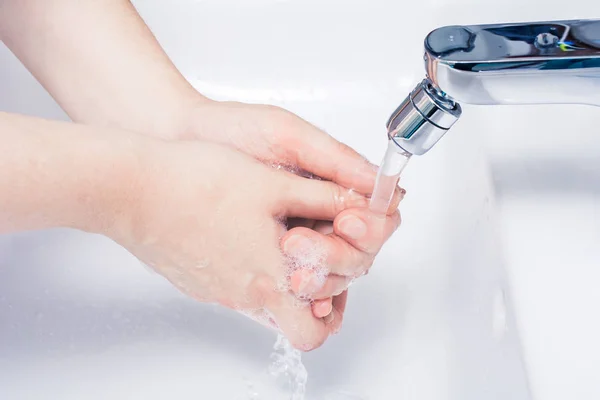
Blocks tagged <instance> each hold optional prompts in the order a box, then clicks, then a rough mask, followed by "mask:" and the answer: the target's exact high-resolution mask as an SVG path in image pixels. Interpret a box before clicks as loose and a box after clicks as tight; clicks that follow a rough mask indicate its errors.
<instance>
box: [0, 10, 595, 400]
mask: <svg viewBox="0 0 600 400" xmlns="http://www.w3.org/2000/svg"><path fill="white" fill-rule="evenodd" d="M471 3H475V2H469V1H461V0H457V1H455V2H452V1H448V2H441V1H439V0H428V1H422V2H419V4H418V7H417V5H412V6H408V5H406V4H404V5H403V4H402V3H401V2H388V1H384V0H379V1H366V0H365V1H356V2H348V1H346V2H342V1H338V0H333V1H329V2H327V3H326V4H323V2H318V1H316V0H304V1H302V2H300V1H283V0H279V1H277V0H260V1H259V0H252V1H241V0H236V1H232V0H206V1H203V2H199V1H193V0H185V1H184V0H179V1H173V2H165V1H158V0H145V1H138V2H136V5H137V6H138V7H139V10H140V12H141V13H142V15H143V16H144V18H145V19H146V20H147V22H148V23H149V24H150V26H151V28H152V29H153V31H154V32H155V34H156V35H157V37H158V39H159V41H161V43H162V44H163V46H164V47H165V49H166V50H167V52H168V53H169V55H170V56H171V57H172V58H173V60H174V61H175V62H176V64H177V65H178V67H179V68H180V69H181V71H182V72H183V73H184V74H185V75H186V77H187V78H188V79H189V80H190V82H192V84H194V85H195V86H196V87H197V88H198V89H199V90H201V91H203V92H204V93H206V94H207V95H209V96H211V97H214V98H218V99H237V100H242V101H248V102H266V103H272V104H277V105H281V106H284V107H286V108H288V109H290V110H292V111H294V112H296V113H298V114H299V115H301V116H302V117H304V118H306V119H308V120H310V121H311V122H313V123H316V124H317V125H318V126H320V127H322V128H324V129H326V130H327V131H328V132H330V133H331V134H332V135H334V136H335V137H337V138H338V139H340V140H342V141H344V142H346V143H348V144H349V145H351V146H353V147H354V148H356V149H358V150H359V151H361V152H362V153H364V154H365V155H366V156H367V157H369V158H370V159H371V160H372V161H375V162H378V161H379V159H380V158H381V157H382V155H383V153H384V151H385V146H386V139H385V131H384V124H385V121H386V119H387V117H388V116H389V114H390V112H391V111H393V109H394V108H395V107H396V106H397V105H398V104H399V103H400V102H401V101H402V100H403V98H404V97H405V96H406V95H407V94H408V92H409V90H410V89H412V87H413V86H414V85H415V84H416V83H417V82H418V81H419V80H420V79H422V77H423V76H424V75H423V66H422V62H421V46H422V38H424V37H425V35H426V34H427V32H428V31H430V30H431V29H433V28H435V27H437V26H440V25H448V24H454V23H464V24H471V23H480V22H481V23H483V22H505V21H512V20H533V19H559V18H575V17H584V16H586V15H575V14H573V15H568V14H565V13H566V12H567V11H568V10H562V9H559V8H558V7H557V5H559V4H560V3H559V2H554V1H544V2H541V1H539V2H536V3H537V4H531V5H529V6H527V7H525V8H522V7H524V6H523V5H522V4H521V2H517V1H516V0H515V1H507V2H503V5H502V8H501V9H500V8H499V9H494V8H493V7H492V6H490V5H487V4H486V5H481V6H478V5H476V4H471ZM509 3H510V4H512V3H514V4H515V5H516V4H519V5H520V6H521V8H520V9H519V10H520V11H518V12H517V11H509V8H512V9H513V10H516V8H514V7H510V4H509ZM554 3H555V4H554ZM574 3H577V4H578V5H579V6H580V7H579V9H580V10H588V11H589V12H591V11H593V10H592V9H593V8H594V6H593V5H592V4H593V2H591V1H575V2H574ZM577 4H572V6H573V7H574V8H573V9H575V6H576V5H577ZM541 5H543V7H540V6H541ZM417 8H418V13H416V9H417ZM596 8H597V6H596ZM415 13H416V14H415ZM514 13H517V14H514ZM414 15H419V16H423V18H421V17H419V18H414V17H413V16H414ZM425 16H427V18H425ZM420 19H424V20H425V21H426V22H421V21H420ZM0 60H1V62H0V65H1V67H0V70H1V71H2V73H1V74H0V88H2V90H1V91H2V97H1V98H0V110H3V111H14V112H22V113H30V114H35V115H40V116H45V117H50V118H62V119H64V118H65V116H64V114H63V113H62V112H61V111H60V109H59V108H58V106H57V105H56V104H55V103H54V102H53V101H52V100H51V98H50V97H49V96H48V95H47V94H46V93H45V92H44V91H43V89H42V88H41V87H40V86H39V85H38V84H37V83H35V81H34V80H33V78H32V77H31V76H30V75H29V74H28V73H27V72H26V71H25V70H24V69H23V68H22V67H21V66H20V65H19V63H18V61H17V60H16V59H15V58H14V57H13V56H12V55H11V54H10V53H9V52H8V50H6V49H5V48H1V49H0ZM598 111H599V110H597V109H596V110H594V109H592V110H590V109H589V108H582V107H579V108H575V107H569V108H560V107H554V108H550V107H529V108H527V109H523V108H516V107H514V108H502V109H496V108H478V107H465V110H464V113H463V117H462V120H461V121H460V122H459V123H458V124H457V125H456V126H455V127H454V128H453V130H452V132H451V133H450V134H448V135H447V137H446V138H444V139H443V141H442V142H440V144H439V145H438V146H436V147H435V148H434V149H433V150H432V151H431V152H430V153H428V154H427V155H425V156H423V157H419V158H417V157H415V158H414V159H413V160H412V161H411V164H410V165H409V166H408V167H407V169H406V170H405V175H404V177H403V186H404V187H406V188H407V190H408V194H407V196H406V199H405V200H404V202H403V203H402V206H401V209H402V213H403V218H404V222H403V226H402V228H401V229H400V231H399V232H398V233H397V234H396V235H395V236H394V237H393V238H392V239H391V240H390V241H389V243H388V244H387V245H386V247H385V248H384V250H383V251H382V253H381V255H380V257H379V258H378V259H377V261H376V264H375V266H374V269H373V271H372V273H371V274H369V275H368V277H366V278H364V279H362V280H360V281H359V282H357V283H356V285H355V286H353V287H352V289H351V294H350V298H349V304H348V310H347V315H346V320H345V324H344V328H343V329H342V331H341V333H340V334H339V335H337V336H335V337H333V338H332V339H330V340H329V341H328V342H327V343H326V344H325V345H324V346H323V347H322V348H320V349H318V350H316V351H314V352H311V353H309V354H307V355H305V356H304V361H305V364H306V367H307V369H308V373H309V384H308V399H309V400H327V399H371V400H388V399H390V400H393V399H403V400H405V399H419V400H423V399H432V400H434V399H435V400H445V399H448V400H451V399H452V400H454V399H456V400H459V399H460V400H471V399H472V400H481V399H486V400H493V399H498V400H504V399H511V400H521V399H522V400H529V399H532V398H535V399H536V400H554V399H564V398H598V397H599V396H600V384H599V383H597V382H598V381H597V379H594V378H596V374H595V371H596V370H597V367H596V365H597V364H598V363H599V362H600V346H596V347H594V346H595V345H596V342H597V339H596V338H597V337H600V335H599V334H600V324H598V322H599V321H598V317H597V316H595V315H594V312H593V311H594V306H596V305H597V304H600V295H599V294H598V291H596V290H594V288H595V286H596V284H595V283H596V281H597V279H594V278H597V275H598V274H599V273H598V272H597V271H596V270H594V268H593V266H594V264H595V265H598V261H599V260H600V250H598V247H597V246H594V243H597V242H598V239H600V222H599V218H598V216H599V211H600V205H598V204H600V202H598V197H599V196H600V190H599V189H598V187H600V186H599V185H598V181H599V176H600V173H599V172H598V171H599V170H600V166H599V164H598V162H597V161H594V155H597V154H598V153H599V152H600V139H598V137H597V136H594V135H593V131H592V127H593V126H594V125H593V122H594V121H597V119H594V118H600V114H599V113H598ZM594 112H595V114H594ZM557 114H560V115H563V116H564V118H560V119H558V120H557V118H556V117H555V115H557ZM574 116H575V117H574ZM574 118H577V119H574ZM573 120H576V121H579V122H578V123H577V124H581V125H580V127H579V132H576V133H574V132H573V131H572V130H573V125H574V124H573ZM586 127H587V128H586ZM563 134H569V135H574V134H577V135H578V137H579V138H580V140H576V141H575V142H577V143H578V144H577V145H575V144H573V145H572V148H569V149H568V151H564V150H565V149H564V148H563V149H562V150H561V148H559V147H558V140H553V139H552V138H557V137H558V136H557V135H563ZM523 137H525V138H526V139H524V140H521V138H523ZM515 143H518V144H519V145H518V146H515V145H514V144H515ZM540 146H541V147H540ZM540 148H541V149H542V150H540ZM586 155H587V156H588V158H586ZM557 156H560V157H558V158H557ZM524 171H527V172H526V173H525V172H524ZM560 182H562V183H560ZM274 341H275V336H274V334H273V333H272V332H269V331H267V330H265V329H264V328H262V327H260V326H258V325H256V324H255V323H253V322H252V321H250V320H248V319H246V318H245V317H243V316H240V315H237V314H235V313H233V312H229V311H227V310H224V309H220V308H216V307H215V306H209V305H203V304H198V303H196V302H194V301H192V300H188V299H186V298H183V297H182V296H180V295H179V294H178V293H177V292H176V291H175V290H174V289H172V288H171V287H170V286H169V285H168V284H167V283H166V282H165V281H163V279H161V278H160V277H158V276H157V275H155V274H152V273H150V272H148V271H147V270H146V269H144V268H143V267H142V266H141V265H140V264H139V263H138V262H137V260H135V259H134V258H133V257H132V256H130V255H129V254H128V253H127V252H126V251H124V250H123V249H122V248H120V247H119V246H117V245H116V244H114V243H112V242H111V241H109V240H107V239H105V238H103V237H99V236H93V235H87V234H83V233H80V232H76V231H69V230H51V231H45V232H36V233H22V234H15V235H8V236H4V237H1V238H0V372H1V373H0V398H2V399H10V400H12V399H19V400H20V399H32V398H59V399H65V400H67V399H81V398H86V399H104V398H112V399H137V398H145V399H164V398H173V399H215V400H221V399H223V400H242V399H243V400H246V399H251V398H252V397H249V396H250V394H249V393H250V389H249V388H248V382H254V383H255V384H257V385H258V386H260V387H261V388H262V389H261V390H264V391H265V392H264V393H263V397H259V398H260V399H262V400H270V399H272V398H273V399H275V398H276V399H284V398H288V397H286V395H285V393H283V392H281V393H278V394H271V395H270V396H269V397H268V396H267V395H266V394H265V393H267V392H268V393H272V392H276V391H277V390H276V389H275V388H274V382H271V381H269V380H268V379H267V378H266V377H265V374H264V371H265V370H266V369H267V367H268V365H269V354H270V352H271V347H272V346H273V344H274ZM257 390H258V389H257ZM259 392H260V391H259ZM343 393H348V394H345V395H344V394H343ZM569 395H571V396H569ZM332 396H337V397H332ZM352 396H354V397H352ZM532 396H533V397H532Z"/></svg>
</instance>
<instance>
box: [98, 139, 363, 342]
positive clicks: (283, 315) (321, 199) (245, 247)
mask: <svg viewBox="0 0 600 400" xmlns="http://www.w3.org/2000/svg"><path fill="white" fill-rule="evenodd" d="M156 142H157V143H159V144H158V145H148V149H146V150H145V151H143V152H141V154H142V155H141V156H140V161H139V165H140V169H141V171H142V172H141V173H139V174H138V177H137V180H136V182H135V185H136V190H133V191H132V192H134V193H139V195H138V196H137V197H136V199H135V201H134V202H133V205H132V207H131V208H132V210H131V211H130V212H127V213H124V215H123V217H122V218H123V220H122V221H120V223H118V224H116V226H117V227H119V229H116V230H114V232H113V233H111V234H109V236H111V237H112V238H113V239H114V240H115V241H117V242H118V243H120V244H121V245H123V246H124V247H125V248H127V249H128V250H129V251H130V252H131V253H132V254H134V255H135V256H137V257H138V258H139V259H140V260H141V261H142V262H144V263H145V264H146V265H148V266H150V267H151V268H153V269H154V270H156V271H157V272H158V273H159V274H161V275H163V276H164V277H165V278H167V279H168V280H169V281H170V282H171V283H172V284H173V285H174V286H175V287H177V288H178V289H179V290H180V291H182V292H183V293H185V294H187V295H189V296H191V297H193V298H195V299H197V300H200V301H203V302H217V303H219V304H222V305H224V306H227V307H230V308H232V309H236V310H239V311H241V312H244V313H247V314H250V315H251V316H253V317H255V318H263V321H270V322H271V323H272V324H273V323H274V324H276V325H277V326H278V327H279V328H280V329H281V330H282V332H283V333H284V334H285V335H286V337H288V338H289V339H290V341H291V343H292V344H293V345H294V346H296V347H297V348H299V349H302V350H311V349H313V348H316V347H318V346H319V345H320V344H321V343H323V341H324V340H325V339H326V338H327V337H328V335H329V334H331V333H332V332H335V331H337V330H338V329H339V323H341V316H339V318H338V319H337V320H336V322H332V323H327V322H326V321H324V320H323V319H320V318H316V317H315V316H314V315H313V314H312V312H311V307H310V303H308V302H302V301H299V300H298V299H297V297H296V296H295V295H294V294H293V293H291V292H290V291H289V283H290V275H291V274H292V273H293V271H294V269H295V268H297V267H298V265H297V264H295V263H294V262H293V260H291V259H289V258H288V257H286V256H285V255H284V254H282V252H281V249H280V240H281V238H282V237H283V236H284V235H285V234H286V227H285V226H284V225H283V224H282V223H281V221H282V220H283V219H284V218H308V219H319V220H333V219H334V218H335V217H336V216H338V215H340V212H342V211H343V210H345V209H348V208H352V207H365V205H366V202H367V199H366V198H365V197H363V196H361V195H359V194H357V193H353V192H351V191H348V190H345V189H344V188H342V187H340V186H339V185H336V184H334V183H331V182H326V181H318V180H309V179H306V178H302V177H298V176H296V175H294V174H291V173H289V172H287V171H284V170H275V169H273V168H270V167H268V166H265V165H263V164H262V163H260V162H258V161H256V160H255V159H253V158H252V157H249V156H247V155H245V154H242V153H240V152H238V151H236V150H234V149H231V148H229V147H226V146H222V145H218V144H214V143H205V142H201V141H191V142H183V141H173V142H164V141H156ZM153 143H154V142H153ZM153 146H154V147H153ZM288 240H289V239H288ZM342 311H343V309H341V310H340V312H342Z"/></svg>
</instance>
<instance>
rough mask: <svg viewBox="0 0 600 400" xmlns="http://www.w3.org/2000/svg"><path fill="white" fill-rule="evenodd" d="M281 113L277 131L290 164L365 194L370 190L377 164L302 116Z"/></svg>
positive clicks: (373, 183) (373, 182)
mask: <svg viewBox="0 0 600 400" xmlns="http://www.w3.org/2000/svg"><path fill="white" fill-rule="evenodd" d="M281 116H282V117H283V118H280V119H279V121H280V122H279V123H280V124H281V125H282V126H280V127H279V129H278V131H279V132H280V133H282V134H284V132H285V138H284V139H285V143H286V150H287V151H286V153H287V155H288V158H289V159H290V160H289V161H290V162H291V163H293V164H295V165H297V166H299V167H300V168H302V169H304V170H306V171H308V172H311V173H313V174H314V175H317V176H320V177H321V178H323V179H326V180H329V181H332V182H335V183H337V184H339V185H341V186H343V187H347V188H353V189H355V190H357V191H358V192H360V193H365V194H366V193H371V192H372V190H373V186H374V185H375V178H376V175H377V167H375V166H373V165H372V164H370V163H369V162H368V161H367V160H366V159H365V158H364V157H363V156H361V155H360V154H358V153H357V152H356V151H355V150H353V149H352V148H350V147H349V146H347V145H345V144H343V143H341V142H339V141H337V140H336V139H334V138H333V137H331V136H330V135H328V134H327V133H325V132H323V131H322V130H320V129H318V128H317V127H315V126H314V125H312V124H310V123H308V122H306V121H305V120H303V119H302V118H300V117H298V116H296V115H294V114H292V113H289V112H286V111H283V110H282V113H281Z"/></svg>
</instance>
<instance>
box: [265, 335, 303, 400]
mask: <svg viewBox="0 0 600 400" xmlns="http://www.w3.org/2000/svg"><path fill="white" fill-rule="evenodd" d="M271 361H272V364H271V367H270V368H269V372H270V373H271V375H272V376H274V377H275V379H278V380H283V381H284V384H285V386H287V390H288V391H289V393H290V398H289V400H304V394H305V393H306V381H307V380H308V373H307V372H306V368H305V367H304V364H302V353H301V352H300V351H299V350H296V349H295V348H294V347H293V346H292V345H291V343H290V342H289V341H288V340H287V339H286V338H285V337H284V336H283V335H281V334H280V335H278V336H277V342H276V343H275V346H273V353H272V354H271Z"/></svg>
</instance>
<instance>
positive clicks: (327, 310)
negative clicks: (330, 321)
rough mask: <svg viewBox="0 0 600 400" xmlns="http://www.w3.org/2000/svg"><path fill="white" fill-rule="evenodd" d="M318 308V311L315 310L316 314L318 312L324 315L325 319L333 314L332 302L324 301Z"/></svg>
mask: <svg viewBox="0 0 600 400" xmlns="http://www.w3.org/2000/svg"><path fill="white" fill-rule="evenodd" d="M316 308H317V309H316V310H315V312H317V313H318V314H319V315H323V316H324V317H326V316H327V315H329V314H331V311H332V310H333V305H332V304H331V301H322V302H320V303H319V304H318V305H317V307H316Z"/></svg>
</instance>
